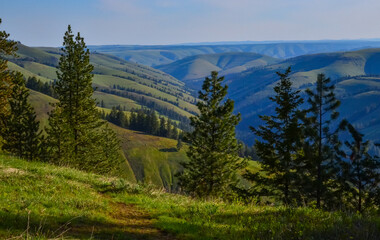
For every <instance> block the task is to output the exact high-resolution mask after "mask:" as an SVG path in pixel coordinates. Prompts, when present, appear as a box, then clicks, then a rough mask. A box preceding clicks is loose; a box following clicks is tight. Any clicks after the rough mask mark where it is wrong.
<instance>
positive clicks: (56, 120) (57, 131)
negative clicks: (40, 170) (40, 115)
mask: <svg viewBox="0 0 380 240" xmlns="http://www.w3.org/2000/svg"><path fill="white" fill-rule="evenodd" d="M45 130H46V133H47V139H46V144H47V150H48V158H49V161H51V162H53V163H55V164H57V165H68V164H69V162H68V161H69V158H70V153H71V152H72V148H71V147H72V145H71V144H70V132H69V127H68V126H67V123H66V121H65V119H64V118H63V117H62V108H60V107H57V106H56V107H55V108H54V109H53V110H52V111H51V112H50V113H49V126H48V127H47V128H46V129H45Z"/></svg>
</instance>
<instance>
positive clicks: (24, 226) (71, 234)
mask: <svg viewBox="0 0 380 240" xmlns="http://www.w3.org/2000/svg"><path fill="white" fill-rule="evenodd" d="M115 217H116V213H115ZM4 233H6V234H7V236H2V234H4ZM10 236H11V237H18V236H19V239H25V238H28V239H29V238H31V239H33V238H48V239H50V238H62V237H64V238H76V239H90V238H91V239H138V240H139V239H173V238H172V237H171V236H170V235H168V234H166V233H164V232H161V231H158V230H157V229H156V228H154V227H153V226H152V224H151V222H150V217H148V216H146V215H134V216H132V215H131V216H128V217H127V216H123V213H121V214H120V218H119V219H115V218H114V219H112V220H107V221H106V220H104V219H91V218H88V217H84V216H82V217H78V216H67V215H66V216H60V217H56V216H54V217H51V216H40V215H34V214H30V215H29V216H28V213H27V212H25V211H22V212H20V214H19V215H16V214H13V213H10V212H6V211H0V239H3V238H9V237H10Z"/></svg>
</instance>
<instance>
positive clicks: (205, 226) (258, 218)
mask: <svg viewBox="0 0 380 240" xmlns="http://www.w3.org/2000/svg"><path fill="white" fill-rule="evenodd" d="M114 196H115V197H118V199H120V200H121V201H124V202H130V203H135V204H138V205H139V206H141V207H143V208H144V209H148V210H149V212H150V213H151V214H152V215H153V216H154V217H155V218H157V221H156V226H157V227H159V228H161V229H163V230H165V231H168V232H172V233H175V234H176V235H178V237H179V238H180V239H263V240H264V239H332V240H333V239H334V240H335V239H377V237H378V236H379V234H380V217H379V216H360V215H356V214H346V213H341V212H333V213H330V212H325V211H322V210H317V209H311V208H294V209H293V208H287V207H282V206H257V205H254V204H252V205H244V204H241V203H238V202H237V203H223V202H218V201H211V200H204V201H201V200H195V199H191V198H188V197H185V196H180V195H169V194H164V193H159V192H156V193H154V194H150V195H147V194H145V195H142V194H136V195H130V194H129V195H124V196H122V197H121V198H120V196H116V195H114Z"/></svg>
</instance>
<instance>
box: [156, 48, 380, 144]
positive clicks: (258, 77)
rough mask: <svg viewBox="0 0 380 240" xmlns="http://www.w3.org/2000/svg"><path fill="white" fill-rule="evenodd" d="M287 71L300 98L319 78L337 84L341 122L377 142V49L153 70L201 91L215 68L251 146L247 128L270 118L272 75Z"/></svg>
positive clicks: (182, 63) (207, 58)
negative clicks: (266, 116) (288, 69)
mask: <svg viewBox="0 0 380 240" xmlns="http://www.w3.org/2000/svg"><path fill="white" fill-rule="evenodd" d="M374 43H376V42H374ZM345 46H348V45H342V49H345ZM368 46H371V45H368ZM231 47H232V46H231ZM327 50H328V49H326V51H327ZM227 59H228V61H227ZM255 59H256V60H257V61H254V60H255ZM264 60H265V61H264ZM265 62H266V65H265ZM200 63H202V64H200ZM239 64H240V65H239ZM198 66H199V67H198ZM289 66H291V67H292V73H291V75H290V78H291V80H292V82H293V87H295V88H297V89H299V90H301V92H302V93H304V90H306V89H307V88H313V87H315V83H316V79H317V75H318V74H319V73H324V74H325V75H326V76H327V77H330V78H331V79H332V83H334V84H335V85H336V95H337V98H338V99H339V100H341V102H342V104H341V106H340V107H339V109H337V110H338V111H339V112H340V118H341V119H343V118H346V119H348V120H349V121H350V122H351V123H352V124H353V125H354V126H355V127H356V128H357V129H358V130H359V131H361V132H362V133H364V134H365V136H366V137H367V138H368V139H369V140H372V141H374V142H380V48H372V49H363V50H359V51H352V52H332V53H319V54H311V55H303V56H298V57H294V58H289V59H287V60H279V59H277V60H276V59H273V58H269V57H265V56H263V55H257V54H256V55H251V56H249V55H248V54H247V53H234V54H231V53H229V54H207V55H197V56H193V57H188V58H185V59H182V60H178V61H175V62H172V63H170V64H167V65H162V66H158V68H159V69H160V70H162V71H165V72H167V73H168V74H171V75H173V76H174V77H176V78H178V79H179V80H182V81H184V82H185V83H186V84H187V85H188V86H191V87H193V88H195V89H196V90H199V89H200V85H201V79H202V77H204V76H207V75H208V74H209V72H210V71H212V70H215V69H219V71H220V72H221V73H222V75H224V76H225V83H226V84H227V85H228V87H229V88H228V93H229V94H228V97H229V98H230V99H233V100H234V101H235V112H240V113H241V114H242V121H241V123H240V124H239V125H238V126H237V132H238V136H239V138H240V139H242V140H244V142H245V143H247V144H252V143H253V141H254V139H255V136H254V135H253V134H252V133H250V131H249V130H248V129H249V126H259V125H260V124H261V120H260V119H259V117H258V116H259V115H271V114H273V113H274V110H275V109H274V108H275V107H274V105H273V104H272V103H271V101H270V100H269V97H271V96H273V94H274V92H273V86H274V85H275V84H276V82H277V81H278V76H276V72H277V71H284V70H285V69H286V68H287V67H289Z"/></svg>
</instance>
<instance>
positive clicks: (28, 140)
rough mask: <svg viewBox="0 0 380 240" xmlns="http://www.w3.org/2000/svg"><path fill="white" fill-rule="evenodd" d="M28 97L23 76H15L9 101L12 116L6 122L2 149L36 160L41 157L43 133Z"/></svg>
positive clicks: (18, 74)
mask: <svg viewBox="0 0 380 240" xmlns="http://www.w3.org/2000/svg"><path fill="white" fill-rule="evenodd" d="M28 96H29V90H28V89H27V88H26V87H25V80H24V79H23V76H22V74H21V73H15V74H13V88H12V92H11V95H10V98H9V100H8V102H9V106H10V114H9V116H8V117H7V118H6V119H5V120H4V123H5V128H4V131H3V134H2V135H3V140H4V144H3V146H2V148H3V150H6V151H8V152H10V153H13V154H15V155H17V156H19V157H21V158H25V159H28V160H36V159H37V158H38V157H39V156H40V143H41V132H40V131H39V122H38V121H36V114H35V112H34V109H33V107H32V106H31V105H30V104H29V103H28Z"/></svg>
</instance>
